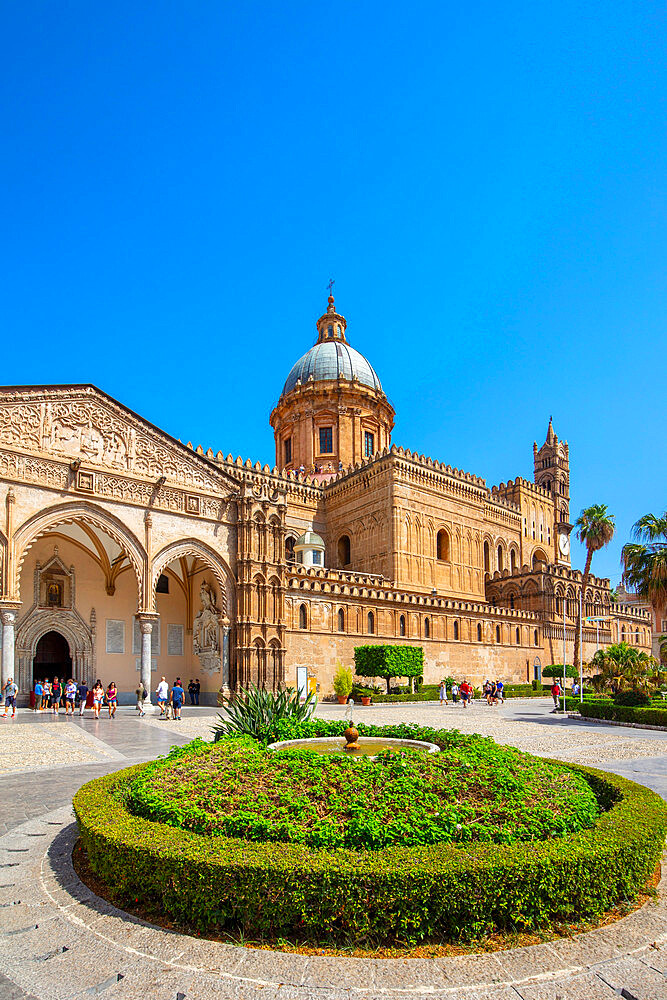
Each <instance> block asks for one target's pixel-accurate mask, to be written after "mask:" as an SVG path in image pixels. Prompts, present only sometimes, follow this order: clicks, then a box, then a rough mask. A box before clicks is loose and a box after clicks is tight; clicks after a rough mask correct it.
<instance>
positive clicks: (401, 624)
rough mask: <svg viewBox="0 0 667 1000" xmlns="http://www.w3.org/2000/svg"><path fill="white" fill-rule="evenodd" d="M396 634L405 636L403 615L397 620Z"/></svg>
mask: <svg viewBox="0 0 667 1000" xmlns="http://www.w3.org/2000/svg"><path fill="white" fill-rule="evenodd" d="M398 634H399V635H405V615H401V617H400V618H399V619H398Z"/></svg>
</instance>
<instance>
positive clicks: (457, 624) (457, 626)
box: [454, 622, 459, 639]
mask: <svg viewBox="0 0 667 1000" xmlns="http://www.w3.org/2000/svg"><path fill="white" fill-rule="evenodd" d="M458 637H459V623H458V622H454V638H455V639H458Z"/></svg>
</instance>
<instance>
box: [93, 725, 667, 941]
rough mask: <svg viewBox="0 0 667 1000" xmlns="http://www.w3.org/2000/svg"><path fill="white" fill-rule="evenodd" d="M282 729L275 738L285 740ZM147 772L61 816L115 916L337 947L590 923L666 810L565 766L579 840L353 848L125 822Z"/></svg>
mask: <svg viewBox="0 0 667 1000" xmlns="http://www.w3.org/2000/svg"><path fill="white" fill-rule="evenodd" d="M337 725H338V727H339V728H340V726H341V724H337ZM342 725H344V724H342ZM335 726H336V724H333V723H329V724H327V723H324V722H322V720H315V722H314V723H309V724H307V727H304V726H300V727H298V728H299V730H300V731H301V733H302V734H303V735H309V733H303V730H304V728H309V729H311V730H312V729H319V730H320V732H319V733H317V734H315V733H313V735H334V734H335V732H336V730H335ZM288 728H289V727H283V732H282V734H281V735H282V737H283V738H288V737H289V736H294V735H295V734H294V732H292V733H287V732H285V729H288ZM294 728H296V727H292V729H294ZM332 729H333V730H334V731H333V732H332ZM359 729H360V731H361V730H363V731H364V732H365V734H366V735H387V736H407V737H409V738H413V739H414V738H417V739H419V738H422V739H428V740H430V741H431V742H435V743H438V745H440V746H442V747H452V746H455V745H457V744H458V745H461V744H462V741H464V740H465V739H466V738H465V737H462V736H461V735H460V734H453V733H452V732H451V731H449V732H448V731H446V730H431V729H421V728H419V727H410V726H390V727H382V728H380V727H374V726H373V727H371V726H361V725H360V726H359ZM322 730H323V731H322ZM476 739H478V740H481V739H482V738H481V737H477V738H476ZM551 763H553V764H555V763H556V762H551ZM151 766H153V765H137V766H136V767H133V768H128V769H126V770H124V771H120V772H117V773H116V774H113V775H109V776H107V777H104V778H99V779H97V780H95V781H92V782H90V783H88V784H87V785H84V786H83V787H82V788H81V789H80V790H79V791H78V792H77V794H76V796H75V798H74V809H75V812H76V816H77V820H78V823H79V828H80V831H81V838H82V841H83V844H84V847H85V849H86V851H87V853H88V857H89V861H90V865H91V867H92V869H93V870H94V871H95V872H96V873H97V874H98V875H99V876H100V878H101V879H102V880H104V881H106V882H107V883H109V884H111V885H114V886H116V887H117V895H116V901H117V902H118V903H119V904H120V905H122V903H123V901H124V900H129V899H132V900H134V901H141V902H145V903H146V904H147V905H152V906H159V907H160V908H161V911H162V912H163V913H167V914H170V915H171V916H173V917H174V918H175V919H176V920H179V921H183V922H187V923H188V924H189V925H190V926H194V927H197V928H199V929H205V928H216V927H226V928H230V929H235V930H240V931H242V932H243V933H244V934H246V935H248V934H252V935H253V936H257V937H269V938H276V937H279V936H281V935H283V936H284V935H289V934H297V935H299V936H300V937H301V938H304V939H309V940H314V941H317V940H318V938H319V937H320V936H321V934H322V933H323V932H324V930H326V933H327V934H328V935H333V936H337V937H339V938H340V939H342V940H345V941H360V940H366V941H369V940H370V941H374V942H381V941H403V942H415V941H419V940H424V939H428V938H438V939H450V940H451V939H457V938H466V937H470V936H476V935H479V934H482V933H484V932H485V931H488V930H491V929H492V928H494V927H497V928H500V929H512V928H516V929H531V928H536V927H546V926H548V925H549V924H551V923H553V922H555V921H568V920H572V919H594V918H595V917H597V916H599V915H600V914H602V913H603V912H605V911H606V910H608V909H610V908H611V907H613V906H615V905H616V904H617V903H619V901H621V900H628V899H632V898H634V897H636V895H637V893H638V892H639V891H640V890H641V889H642V888H643V887H644V886H645V885H646V883H647V881H648V879H649V878H650V877H651V875H652V874H653V872H654V870H655V866H656V864H657V862H658V860H659V858H660V854H661V851H662V847H663V844H664V840H665V834H666V832H667V805H666V804H665V803H664V802H663V800H662V799H661V798H660V797H659V796H658V795H656V794H655V793H653V792H651V791H649V790H648V789H645V788H642V787H640V786H638V785H636V784H634V783H632V782H629V781H626V780H625V779H623V778H620V777H617V776H615V775H611V774H606V773H604V772H598V771H594V770H592V769H589V768H582V767H575V766H573V765H566V766H565V767H566V769H567V770H568V771H570V772H573V773H576V774H578V775H582V776H583V777H585V779H586V781H587V782H588V784H589V785H590V787H591V788H592V789H593V791H594V792H595V795H596V798H597V800H598V802H599V804H600V806H601V807H602V808H603V809H604V810H605V811H603V812H602V814H601V815H600V817H599V818H598V820H597V821H596V822H595V824H594V825H593V826H592V827H591V828H590V829H586V830H580V831H579V832H577V833H573V834H569V835H568V836H567V837H555V838H553V839H546V840H532V841H522V842H516V843H513V844H509V845H504V844H502V845H499V844H495V843H466V844H464V845H459V844H456V843H444V842H439V843H434V844H429V845H427V846H423V845H418V846H405V845H403V844H393V845H391V846H388V847H384V848H383V849H381V850H360V849H358V848H357V849H353V848H338V849H322V848H315V847H310V846H308V845H306V844H301V843H284V842H275V841H269V842H259V841H254V840H248V839H243V838H239V837H227V836H223V835H218V836H210V835H208V834H202V833H197V832H194V831H192V830H187V829H180V828H178V827H176V826H171V825H169V824H167V823H161V822H156V821H155V820H151V819H146V818H145V817H143V816H137V815H134V814H133V813H132V812H130V810H129V809H128V806H127V802H126V796H127V794H128V790H129V788H130V786H131V784H132V782H134V781H136V780H137V779H138V778H139V777H140V776H141V775H142V773H143V774H145V773H146V772H147V768H150V767H151Z"/></svg>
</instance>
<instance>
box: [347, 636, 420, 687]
mask: <svg viewBox="0 0 667 1000" xmlns="http://www.w3.org/2000/svg"><path fill="white" fill-rule="evenodd" d="M354 668H355V670H356V672H357V674H358V675H359V677H384V679H385V680H386V682H387V694H389V681H390V680H391V678H392V677H421V675H422V674H423V673H424V650H423V649H422V647H421V646H393V645H392V646H390V645H381V646H356V647H355V650H354Z"/></svg>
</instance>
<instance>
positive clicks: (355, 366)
mask: <svg viewBox="0 0 667 1000" xmlns="http://www.w3.org/2000/svg"><path fill="white" fill-rule="evenodd" d="M311 376H312V378H313V381H315V382H318V381H327V382H335V381H336V380H337V379H339V378H346V379H348V380H351V379H353V378H355V379H357V381H358V382H361V384H362V385H367V386H369V387H370V388H371V389H375V390H376V392H382V385H381V383H380V379H379V378H378V377H377V375H376V373H375V370H374V369H373V367H372V365H371V364H369V362H368V361H367V360H366V358H365V357H364V356H363V354H360V353H359V351H355V349H354V347H350V345H349V344H347V343H345V342H344V341H342V340H321V341H319V342H318V343H317V344H315V345H314V346H313V347H311V349H310V350H309V351H307V352H306V354H304V355H303V357H302V358H299V360H298V361H297V363H296V364H295V365H294V366H293V368H292V370H291V372H290V373H289V375H288V376H287V379H286V381H285V385H284V386H283V394H284V393H286V392H291V391H292V389H293V388H294V387H295V385H296V383H297V381H298V380H299V379H301V384H302V385H305V384H306V382H308V380H309V379H310V378H311Z"/></svg>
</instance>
